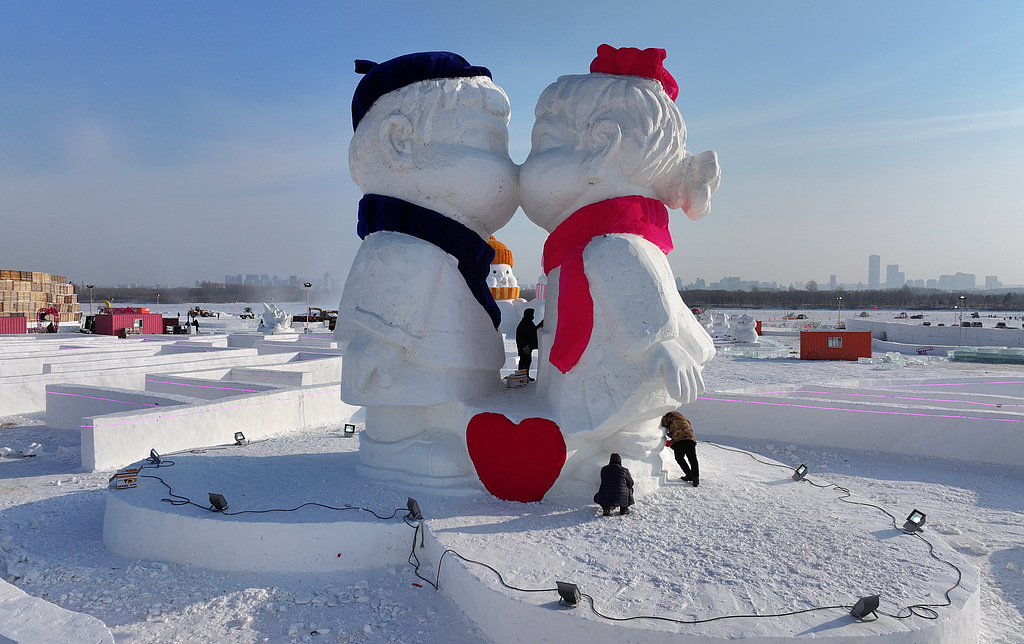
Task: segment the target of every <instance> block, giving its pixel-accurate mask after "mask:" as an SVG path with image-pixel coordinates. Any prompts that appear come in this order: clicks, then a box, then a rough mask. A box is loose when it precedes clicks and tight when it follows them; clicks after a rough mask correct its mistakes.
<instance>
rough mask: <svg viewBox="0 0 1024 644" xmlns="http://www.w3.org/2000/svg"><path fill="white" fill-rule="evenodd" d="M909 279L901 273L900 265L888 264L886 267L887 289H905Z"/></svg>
mask: <svg viewBox="0 0 1024 644" xmlns="http://www.w3.org/2000/svg"><path fill="white" fill-rule="evenodd" d="M906 281H907V277H906V275H904V274H903V273H901V272H900V265H899V264H886V266H885V288H903V285H904V284H905V283H906Z"/></svg>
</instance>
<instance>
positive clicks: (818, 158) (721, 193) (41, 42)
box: [0, 0, 1024, 285]
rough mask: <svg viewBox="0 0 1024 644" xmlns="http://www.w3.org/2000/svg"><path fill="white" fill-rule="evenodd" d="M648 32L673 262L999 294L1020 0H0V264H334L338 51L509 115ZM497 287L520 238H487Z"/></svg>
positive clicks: (712, 269)
mask: <svg viewBox="0 0 1024 644" xmlns="http://www.w3.org/2000/svg"><path fill="white" fill-rule="evenodd" d="M604 42H607V43H609V44H612V45H615V46H632V47H640V48H645V47H660V48H664V49H666V50H667V51H668V58H667V59H666V61H665V66H666V68H667V69H668V70H669V71H670V72H671V73H672V74H673V75H674V76H675V78H676V80H677V81H678V82H679V85H680V94H679V98H678V99H677V101H676V103H677V105H678V106H679V108H680V111H681V112H682V115H683V118H684V120H685V121H686V124H687V128H688V132H689V135H688V141H687V147H688V148H689V149H690V151H692V152H694V153H699V152H701V151H704V150H709V149H710V150H716V151H717V152H718V154H719V159H720V163H721V166H722V183H721V187H720V188H719V190H718V192H717V193H716V194H715V196H714V198H713V210H712V213H711V215H709V216H708V217H707V218H706V219H703V220H701V221H698V222H691V221H689V220H688V219H687V218H686V216H685V215H683V214H682V212H681V211H673V223H672V233H673V239H674V242H675V246H676V249H675V250H674V251H673V252H672V253H671V254H670V256H669V258H670V263H671V264H672V267H673V270H674V271H675V274H676V275H677V276H678V277H680V278H681V279H682V280H683V282H685V283H689V282H693V281H694V280H696V279H697V278H698V277H701V278H704V279H705V280H706V281H707V282H713V281H717V280H719V279H721V278H722V277H725V276H739V277H741V278H743V279H747V280H761V281H777V282H780V283H782V284H789V283H792V282H798V281H806V280H810V279H814V280H816V281H818V282H819V284H827V282H828V279H829V276H830V275H832V274H834V275H836V277H837V279H838V281H840V282H845V283H849V284H856V283H857V282H864V283H866V282H867V270H868V268H867V265H868V256H869V255H872V254H878V255H880V256H881V262H882V279H883V280H884V279H885V265H887V264H899V266H900V270H901V271H904V272H905V273H906V277H907V278H908V279H928V278H937V277H938V276H939V275H940V274H951V273H955V272H957V271H962V272H965V273H974V274H975V275H976V276H977V280H978V282H979V284H981V283H983V282H984V276H986V275H996V276H998V277H999V279H1000V280H1001V281H1002V282H1003V283H1004V284H1007V285H1020V284H1024V261H1022V260H1021V259H1020V245H1021V240H1022V238H1024V217H1022V215H1024V208H1022V205H1021V204H1024V180H1022V174H1024V173H1022V170H1024V3H1021V2H1018V1H1012V2H1011V1H995V2H982V3H966V2H949V1H942V0H940V1H938V2H936V1H929V2H918V1H914V2H891V1H875V0H869V1H865V2H839V1H822V0H813V1H806V2H795V1H779V2H767V1H732V2H714V3H709V2H689V1H676V0H661V1H658V2H649V3H625V2H617V3H613V2H601V1H592V2H588V3H576V2H566V1H563V0H549V1H547V2H537V1H535V0H526V1H521V2H516V3H508V4H499V3H491V2H481V1H475V2H474V1H469V0H464V1H459V2H443V3H441V2H439V3H422V2H389V1H380V2H364V3H355V2H341V1H335V2H302V3H291V2H289V3H284V2H279V3H270V2H195V1H183V2H168V1H165V2H127V1H125V2H112V1H107V0H99V1H94V2H73V1H59V2H58V1H47V0H40V1H38V2H27V1H26V2H17V1H13V0H12V1H9V2H2V3H0V268H10V269H20V270H36V271H46V272H50V273H55V274H63V275H66V276H67V277H69V278H70V279H72V280H75V281H81V282H94V283H97V284H115V283H123V282H138V283H143V284H154V283H160V284H171V285H191V284H192V283H193V282H194V281H196V280H214V281H219V280H222V279H223V277H224V275H225V274H236V273H268V274H278V275H280V276H282V277H285V276H288V275H293V274H294V275H298V276H299V278H300V280H305V279H313V278H318V277H321V276H322V275H323V273H324V272H329V273H331V275H332V276H333V277H336V278H339V279H343V278H344V276H345V275H346V274H347V272H348V268H349V265H350V263H351V260H352V256H353V254H354V252H355V250H356V249H357V248H358V244H359V239H358V237H357V236H356V234H355V216H356V204H357V202H358V200H359V197H360V196H361V195H360V193H359V190H358V188H357V187H356V186H355V185H354V184H353V183H352V180H351V178H350V176H349V172H348V162H347V153H348V144H349V140H350V139H351V135H352V124H351V112H350V103H351V98H352V92H353V89H354V88H355V85H356V83H357V82H358V80H359V78H360V76H358V75H357V74H355V73H354V71H353V60H354V59H356V58H367V59H371V60H376V61H383V60H386V59H388V58H392V57H394V56H397V55H401V54H405V53H409V52H413V51H427V50H448V51H454V52H456V53H459V54H462V55H463V56H465V57H466V58H467V59H468V60H469V61H470V63H472V64H475V65H483V66H486V67H488V68H490V70H491V72H492V74H493V77H494V80H495V82H496V83H497V84H499V85H501V86H502V87H503V88H504V90H505V92H506V93H507V94H508V95H509V99H510V101H511V103H512V122H511V125H510V136H511V144H510V149H511V155H512V158H513V159H514V160H515V161H516V162H519V163H521V162H522V161H523V160H525V159H526V156H527V154H528V153H529V146H530V128H531V127H532V125H533V108H534V105H535V103H536V100H537V97H538V96H539V95H540V93H541V91H542V90H543V89H544V87H546V86H547V85H548V84H550V83H551V82H552V81H554V80H555V79H556V78H557V77H558V76H560V75H563V74H577V73H586V72H587V70H588V69H589V64H590V61H591V59H592V58H593V57H594V54H595V50H596V48H597V46H598V45H599V44H601V43H604ZM496 236H497V237H498V239H499V240H501V241H503V242H504V243H505V244H507V245H508V246H509V248H510V249H511V250H512V253H513V255H514V257H515V260H516V262H515V267H514V272H515V274H516V275H517V277H518V278H519V280H520V283H522V284H532V283H533V282H534V281H535V280H536V278H537V276H538V275H539V274H540V249H541V245H542V244H543V241H544V237H545V234H544V231H542V230H541V229H540V228H538V227H537V226H535V225H534V224H532V223H531V222H530V221H529V220H527V219H526V218H525V216H523V214H522V212H521V211H520V212H519V213H517V215H516V217H515V218H514V219H513V222H512V223H510V224H509V225H508V226H506V227H505V228H504V229H503V230H501V231H499V232H498V233H497V235H496Z"/></svg>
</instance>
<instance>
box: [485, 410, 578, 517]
mask: <svg viewBox="0 0 1024 644" xmlns="http://www.w3.org/2000/svg"><path fill="white" fill-rule="evenodd" d="M466 445H467V447H468V448H469V457H470V458H471V459H473V465H474V466H475V467H476V473H477V476H479V477H480V482H481V483H483V484H484V487H486V488H487V491H488V492H490V493H491V494H493V495H494V496H496V497H498V498H499V499H504V500H506V501H521V502H523V503H529V502H530V501H540V500H541V499H543V498H544V494H546V493H547V491H548V490H550V489H551V486H552V485H554V484H555V480H556V479H557V478H558V475H559V474H560V473H561V472H562V466H563V465H565V440H564V439H563V438H562V431H561V430H560V429H558V425H557V424H555V423H554V422H553V421H550V420H547V419H546V418H526V419H523V421H522V422H521V423H519V424H518V425H516V424H515V423H513V422H512V421H511V420H509V419H508V418H506V417H505V415H504V414H495V413H492V412H485V413H482V414H477V415H476V416H473V418H471V419H470V420H469V425H468V426H467V427H466Z"/></svg>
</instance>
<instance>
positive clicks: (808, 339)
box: [800, 330, 871, 360]
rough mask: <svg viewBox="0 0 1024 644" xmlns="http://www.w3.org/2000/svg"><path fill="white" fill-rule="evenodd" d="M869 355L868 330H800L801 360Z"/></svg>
mask: <svg viewBox="0 0 1024 644" xmlns="http://www.w3.org/2000/svg"><path fill="white" fill-rule="evenodd" d="M870 357H871V332H870V331H838V330H834V331H802V332H801V333H800V359H801V360H857V359H858V358H870Z"/></svg>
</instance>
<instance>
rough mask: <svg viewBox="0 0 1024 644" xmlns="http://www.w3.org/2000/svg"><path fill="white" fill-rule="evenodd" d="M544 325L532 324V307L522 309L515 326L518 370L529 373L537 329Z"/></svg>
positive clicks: (535, 344) (535, 346)
mask: <svg viewBox="0 0 1024 644" xmlns="http://www.w3.org/2000/svg"><path fill="white" fill-rule="evenodd" d="M542 326H544V323H543V322H541V323H540V324H534V322H533V309H526V310H525V311H523V319H522V320H520V321H519V326H517V327H516V349H518V350H519V370H520V371H525V372H527V375H529V372H530V365H531V364H533V352H534V350H536V348H537V329H539V328H541V327H542Z"/></svg>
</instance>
